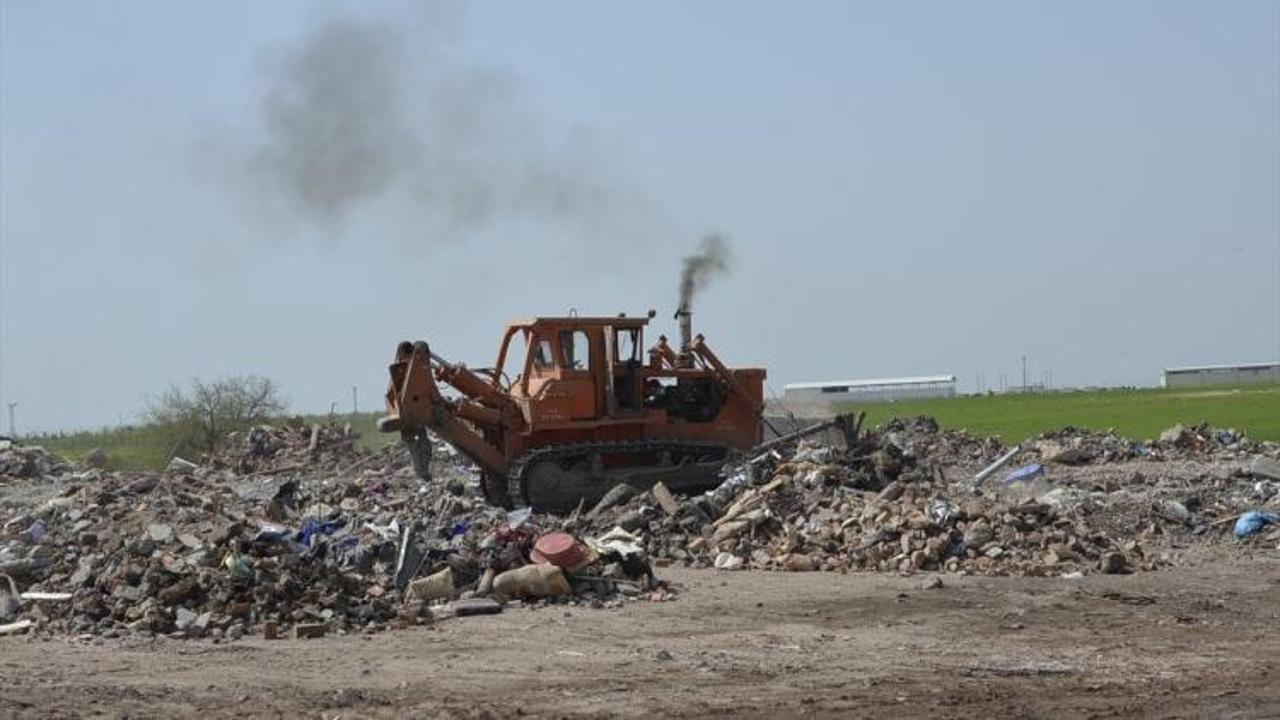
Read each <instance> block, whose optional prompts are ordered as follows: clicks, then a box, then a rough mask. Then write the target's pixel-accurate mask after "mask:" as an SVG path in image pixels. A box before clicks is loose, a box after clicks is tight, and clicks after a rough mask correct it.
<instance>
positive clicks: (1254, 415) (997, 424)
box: [843, 385, 1280, 443]
mask: <svg viewBox="0 0 1280 720" xmlns="http://www.w3.org/2000/svg"><path fill="white" fill-rule="evenodd" d="M843 409H845V410H865V411H866V412H867V420H866V423H867V424H868V425H875V424H878V423H881V422H884V421H885V420H888V419H889V418H893V417H908V416H912V415H931V416H933V417H934V418H935V419H937V421H938V422H939V423H941V424H942V425H943V426H944V427H949V428H965V429H968V430H969V431H970V432H973V433H975V434H978V435H998V436H1000V438H1001V439H1002V440H1004V441H1005V442H1006V443H1014V442H1018V441H1020V440H1023V439H1025V438H1028V437H1032V436H1034V435H1038V434H1040V433H1042V432H1044V431H1045V430H1051V429H1054V428H1060V427H1063V426H1065V425H1075V426H1077V427H1085V428H1090V429H1093V430H1106V429H1108V428H1114V429H1115V431H1116V432H1117V433H1119V434H1120V435H1124V436H1126V437H1131V438H1134V439H1151V438H1155V437H1156V436H1158V435H1159V434H1160V431H1161V430H1164V429H1165V428H1168V427H1172V426H1173V425H1176V424H1178V423H1182V424H1184V425H1193V424H1198V423H1201V422H1207V423H1209V424H1210V425H1213V426H1215V427H1224V428H1235V429H1237V430H1243V431H1246V432H1247V433H1248V434H1249V437H1252V438H1254V439H1255V440H1272V441H1280V385H1252V386H1247V387H1238V388H1224V387H1214V388H1179V389H1169V390H1165V389H1151V390H1097V391H1082V392H1057V393H1043V394H1031V395H983V396H973V397H957V398H945V399H938V400H915V401H907V402H894V403H875V404H865V405H857V404H848V405H846V406H844V408H843Z"/></svg>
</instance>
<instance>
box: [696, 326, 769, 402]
mask: <svg viewBox="0 0 1280 720" xmlns="http://www.w3.org/2000/svg"><path fill="white" fill-rule="evenodd" d="M690 349H691V350H693V352H694V353H695V354H697V356H698V357H700V358H702V361H703V362H705V363H706V364H707V365H709V366H710V367H711V369H712V370H714V371H715V373H716V377H717V378H719V379H720V382H721V383H722V384H723V385H724V386H725V388H726V389H728V391H729V392H730V394H732V395H734V396H737V397H739V398H741V399H742V400H743V401H745V402H747V403H749V404H750V405H751V409H752V411H753V412H754V413H755V414H756V415H761V414H763V412H764V406H763V405H761V404H760V403H759V402H757V401H755V400H754V399H752V398H751V397H750V396H748V395H747V393H746V391H744V390H743V389H742V385H741V384H740V383H739V382H738V378H736V377H734V375H733V373H732V372H730V371H729V368H727V367H725V364H724V363H723V362H721V361H720V358H719V357H717V356H716V354H715V353H713V352H711V348H709V347H707V343H706V341H705V340H704V339H703V337H702V336H701V335H698V336H697V337H695V338H694V339H693V343H692V345H691V347H690Z"/></svg>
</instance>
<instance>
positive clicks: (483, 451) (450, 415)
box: [378, 342, 507, 475]
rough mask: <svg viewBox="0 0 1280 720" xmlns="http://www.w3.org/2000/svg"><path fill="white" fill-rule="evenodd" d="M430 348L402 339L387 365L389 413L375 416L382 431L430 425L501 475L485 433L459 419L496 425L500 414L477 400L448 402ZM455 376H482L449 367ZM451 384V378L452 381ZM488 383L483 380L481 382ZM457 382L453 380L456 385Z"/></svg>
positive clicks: (411, 432)
mask: <svg viewBox="0 0 1280 720" xmlns="http://www.w3.org/2000/svg"><path fill="white" fill-rule="evenodd" d="M432 359H433V357H432V353H431V349H430V348H429V347H427V344H426V343H425V342H417V343H409V342H402V343H400V346H399V347H398V348H397V349H396V358H395V362H394V363H392V364H391V367H390V373H391V382H390V383H389V385H388V386H387V396H386V400H387V415H386V417H383V418H381V419H380V420H379V421H378V429H379V430H382V431H383V432H397V431H398V432H399V433H400V434H401V435H402V436H403V437H405V438H406V439H413V438H414V437H417V436H418V435H419V434H420V433H421V432H422V431H423V430H431V431H432V432H434V433H435V434H436V435H438V436H440V438H441V439H442V440H444V441H446V442H448V443H449V444H451V445H453V446H454V447H456V448H458V450H460V451H462V452H463V453H465V454H466V455H467V456H468V457H470V458H471V459H472V460H474V461H475V462H476V464H478V465H480V467H482V468H484V469H485V470H487V471H489V472H492V473H496V474H499V475H501V474H505V473H506V471H507V460H506V458H505V457H504V456H503V454H502V453H501V452H500V451H499V450H498V448H495V447H494V446H492V445H490V444H489V443H488V442H486V441H485V439H484V437H483V436H482V435H481V434H480V433H478V432H476V431H475V430H474V429H473V428H471V427H470V426H468V425H467V424H466V423H464V422H462V418H465V419H467V420H470V421H472V422H475V423H478V424H487V425H497V424H500V423H501V420H502V413H501V412H500V411H499V410H496V409H494V408H490V407H486V406H484V405H481V404H479V403H477V402H474V401H470V400H463V401H460V402H457V403H455V402H452V401H450V400H448V399H447V398H445V397H444V395H442V394H441V393H440V387H439V385H437V384H436V377H435V373H434V369H433V367H432ZM450 367H451V370H452V371H453V372H454V373H457V374H455V375H454V377H455V378H456V377H463V378H466V377H467V376H468V375H469V376H470V378H469V379H476V380H479V381H480V382H481V383H483V382H484V381H483V380H481V379H480V378H479V376H477V375H475V374H474V373H471V372H470V371H469V370H466V369H465V368H460V367H456V366H450ZM450 384H451V385H454V383H452V382H451V383H450ZM485 385H486V386H487V383H485ZM454 386H455V387H457V385H454Z"/></svg>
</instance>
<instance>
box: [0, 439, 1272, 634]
mask: <svg viewBox="0 0 1280 720" xmlns="http://www.w3.org/2000/svg"><path fill="white" fill-rule="evenodd" d="M851 437H852V438H853V440H852V442H851V443H849V444H847V445H846V444H845V443H844V442H840V443H837V444H835V445H825V444H819V443H815V442H811V441H810V440H801V441H799V442H798V443H796V442H792V443H791V444H789V445H780V446H776V447H773V448H772V449H769V450H768V451H767V452H766V451H764V450H762V451H761V452H762V453H763V454H752V455H750V456H748V457H747V458H745V459H743V460H742V461H740V462H737V463H734V464H731V465H729V466H726V468H725V470H724V481H723V483H722V484H721V485H720V486H719V487H717V488H716V489H714V490H712V491H709V492H707V493H704V494H701V495H697V496H694V497H676V496H674V495H673V494H672V493H671V492H669V491H668V490H667V489H666V487H665V486H663V485H661V484H658V485H656V486H654V487H653V488H652V489H650V490H643V491H640V490H636V489H634V488H631V487H629V486H625V485H620V486H618V487H616V488H613V489H612V490H610V491H609V493H607V494H606V496H605V497H604V499H602V500H601V501H600V502H599V503H598V504H597V505H596V507H593V508H590V509H583V510H585V511H579V512H575V513H573V514H572V515H569V516H567V517H556V516H550V515H537V514H533V513H530V512H529V511H527V510H524V511H515V512H507V511H505V510H502V509H499V508H494V507H491V506H489V505H488V504H486V503H485V502H484V500H483V499H482V495H481V493H480V488H479V477H478V473H477V472H476V471H475V469H474V468H473V467H471V466H470V465H469V464H468V463H467V461H466V460H465V459H464V458H462V457H460V456H459V455H458V454H457V453H456V452H454V451H453V450H452V449H451V448H449V447H448V446H447V445H445V444H443V443H440V442H435V443H434V448H433V455H432V457H433V464H432V470H433V474H434V479H433V480H432V481H430V482H426V481H423V480H422V479H420V478H419V477H418V476H417V475H416V474H415V473H414V471H413V468H412V465H411V463H410V461H409V457H408V454H407V452H406V451H405V450H404V449H403V448H402V447H400V446H398V445H397V446H391V447H387V448H384V449H381V450H378V451H374V452H362V451H360V450H358V449H357V447H356V443H355V441H356V437H355V435H354V434H353V433H352V432H351V431H350V429H349V428H343V427H338V426H301V425H300V426H292V427H290V426H281V427H260V428H255V429H253V430H250V431H249V432H247V433H243V434H240V435H236V436H234V437H233V438H232V440H231V442H230V443H229V445H228V447H227V449H225V450H223V451H222V452H220V453H218V454H216V455H214V456H211V457H205V458H201V459H200V463H193V462H186V461H183V462H180V463H175V464H174V465H173V466H171V468H170V471H169V472H166V473H131V472H114V471H107V470H103V469H101V468H89V469H78V468H71V467H69V466H65V465H63V464H62V463H60V462H59V461H57V460H55V459H53V458H51V457H49V456H48V455H47V454H45V453H44V452H43V451H42V450H39V449H38V448H22V447H18V446H16V445H13V444H9V445H5V446H0V463H3V464H2V465H0V467H2V468H4V471H3V477H5V478H9V479H10V482H9V484H8V485H2V486H0V487H3V488H5V493H6V494H4V495H0V513H3V514H0V634H5V633H9V632H19V631H25V630H26V629H27V628H29V627H36V628H38V631H39V632H63V633H69V634H80V635H86V636H98V635H104V636H118V635H132V634H142V635H156V634H164V635H169V636H172V637H183V638H188V637H210V638H215V639H219V640H221V639H234V638H236V637H240V636H242V635H245V634H248V633H260V634H262V635H264V636H266V637H276V636H279V635H282V634H284V633H292V634H294V635H295V636H301V637H314V636H316V635H319V634H324V633H357V632H377V631H380V630H383V629H387V628H392V627H398V626H403V625H409V624H418V623H424V622H432V621H435V620H439V619H442V618H445V617H449V616H461V615H473V614H483V613H491V612H502V611H504V610H505V609H507V608H510V607H513V606H521V607H531V608H537V607H542V606H543V605H546V604H550V603H572V604H578V605H583V606H590V607H616V606H619V605H623V604H625V603H626V602H628V601H630V600H634V599H645V600H655V601H661V600H666V599H669V598H672V597H673V594H672V588H670V587H669V586H667V585H666V584H665V583H663V582H662V581H661V580H660V579H658V577H656V576H655V574H654V571H653V569H652V566H658V567H662V566H669V565H681V566H689V567H715V568H721V569H737V568H756V569H763V570H786V571H817V570H822V571H835V572H914V571H936V572H950V573H965V574H981V575H1074V574H1088V573H1097V572H1104V573H1120V572H1130V571H1138V570H1152V569H1156V568H1159V567H1162V566H1165V565H1168V564H1171V563H1174V562H1177V559H1178V555H1177V550H1178V549H1179V548H1181V547H1186V546H1188V545H1190V544H1193V543H1214V542H1219V543H1220V542H1223V541H1224V539H1225V538H1229V537H1230V535H1231V534H1234V535H1235V536H1236V537H1238V538H1242V539H1243V540H1242V542H1245V543H1249V544H1266V543H1270V544H1272V545H1274V544H1275V542H1276V541H1277V540H1280V529H1277V528H1278V527H1280V462H1277V461H1280V445H1276V444H1275V443H1258V442H1254V441H1252V440H1249V439H1248V438H1246V437H1243V436H1241V435H1240V434H1238V433H1234V432H1232V431H1222V430H1215V429H1213V428H1207V427H1203V426H1201V427H1195V428H1173V429H1170V430H1169V431H1167V432H1166V433H1164V434H1163V435H1162V437H1161V438H1160V439H1159V440H1157V441H1154V442H1150V443H1137V442H1133V441H1130V440H1127V439H1124V438H1121V437H1118V436H1116V435H1114V434H1113V433H1096V432H1091V431H1085V430H1079V429H1074V428H1066V429H1063V430H1061V431H1057V432H1053V433H1046V434H1045V435H1043V436H1041V437H1039V438H1037V439H1035V440H1033V441H1030V442H1028V443H1027V444H1025V446H1023V447H1022V449H1020V450H1019V449H1017V448H1015V449H1014V451H1012V452H1011V451H1008V450H1007V449H1006V448H1005V447H1004V446H1003V445H1002V444H1001V443H1000V442H999V441H997V440H993V439H983V438H977V437H974V436H971V435H969V434H967V433H965V432H957V431H949V430H941V429H939V428H938V426H937V424H936V423H934V422H933V421H932V420H930V419H928V418H915V419H908V420H894V421H891V422H889V423H886V424H885V425H883V426H882V427H878V428H876V429H874V430H871V431H867V432H859V433H856V434H854V435H852V436H851ZM1033 460H1038V461H1039V462H1031V461H1033ZM1001 461H1005V462H1008V463H1009V466H1001V465H999V463H1000V462H1001ZM1015 461H1016V462H1015ZM1028 462H1030V464H1022V465H1020V466H1019V463H1028ZM984 469H986V470H987V471H988V477H987V478H986V479H985V480H984V481H982V482H975V479H974V478H975V476H976V474H977V473H978V471H980V470H984ZM24 488H25V489H24ZM1233 522H1234V523H1235V524H1234V525H1231V524H1230V523H1233Z"/></svg>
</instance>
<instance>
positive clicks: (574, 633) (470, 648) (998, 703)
mask: <svg viewBox="0 0 1280 720" xmlns="http://www.w3.org/2000/svg"><path fill="white" fill-rule="evenodd" d="M666 575H667V576H668V577H670V578H671V579H672V580H674V581H676V582H677V583H679V584H680V585H681V586H683V594H682V596H681V599H679V600H678V601H676V602H670V603H647V602H640V603H636V604H635V605H633V606H630V607H627V608H623V609H620V610H583V609H576V608H575V609H568V610H566V608H564V607H549V608H543V609H516V610H512V611H509V612H507V613H504V614H502V615H499V616H492V617H481V618H465V619H452V620H446V621H442V622H439V623H437V624H436V625H435V626H434V627H431V628H415V629H408V630H401V631H395V632H388V633H383V634H379V635H368V636H359V637H329V638H324V639H320V640H277V641H265V640H262V639H258V638H255V639H251V640H244V641H239V642H235V643H228V644H214V643H212V642H209V641H176V640H167V639H161V640H147V641H139V640H134V641H119V640H116V641H112V640H105V641H104V640H95V641H93V642H92V643H91V642H81V641H76V640H65V639H61V638H57V639H51V640H43V639H40V638H38V637H25V638H12V637H11V638H0V716H6V717H7V716H17V717H65V716H81V715H102V716H108V717H115V716H123V715H128V716H129V717H175V716H177V717H189V716H203V717H224V716H225V717H245V716H284V717H314V718H334V717H337V716H341V717H343V718H351V717H405V716H415V715H416V716H423V717H428V716H429V717H437V716H445V717H451V716H452V717H494V718H506V717H511V716H515V715H526V716H535V717H537V716H558V717H563V716H568V717H579V716H587V717H595V716H614V715H621V716H632V717H644V716H678V717H705V716H719V717H779V716H793V715H811V716H817V717H837V716H839V717H848V716H884V715H885V714H886V713H890V712H891V713H893V714H894V715H895V716H908V717H910V716H935V717H937V716H942V717H974V716H979V717H981V716H995V715H1000V716H1015V717H1016V716H1041V717H1043V716H1048V715H1058V716H1076V717H1079V716H1092V717H1114V716H1125V717H1129V716H1150V717H1156V716H1159V717H1207V716H1214V717H1257V716H1267V715H1270V716H1274V715H1276V714H1277V713H1280V684H1277V679H1278V676H1277V666H1278V665H1280V633H1277V630H1278V629H1280V618H1278V617H1277V614H1278V613H1280V551H1276V550H1266V551H1261V552H1257V553H1255V554H1254V556H1253V557H1237V558H1234V559H1231V560H1229V561H1221V560H1219V561H1214V562H1205V563H1203V564H1200V565H1197V566H1193V567H1181V568H1178V569H1175V570H1169V571H1166V572H1159V573H1143V574H1136V575H1128V576H1089V577H1086V578H1080V579H1074V580H1072V579H1062V578H1053V579H1043V578H972V577H970V578H961V577H949V576H933V575H916V576H912V577H898V576H885V575H873V574H866V575H847V576H841V575H834V574H819V573H805V574H783V573H746V572H738V573H732V572H729V573H726V572H716V571H674V570H669V571H667V573H666ZM935 577H942V580H943V586H942V587H941V588H927V587H926V586H927V584H928V583H929V581H930V580H931V579H933V578H935Z"/></svg>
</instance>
